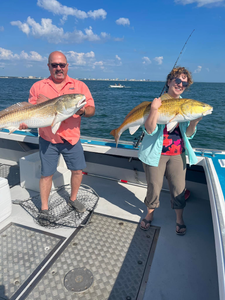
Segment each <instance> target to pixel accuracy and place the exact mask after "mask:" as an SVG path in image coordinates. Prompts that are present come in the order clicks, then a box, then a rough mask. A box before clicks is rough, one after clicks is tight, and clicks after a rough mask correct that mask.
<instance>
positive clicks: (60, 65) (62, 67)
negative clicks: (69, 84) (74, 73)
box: [50, 63, 67, 69]
mask: <svg viewBox="0 0 225 300" xmlns="http://www.w3.org/2000/svg"><path fill="white" fill-rule="evenodd" d="M50 65H51V67H52V68H53V69H56V68H58V66H59V67H60V68H61V69H64V68H65V67H66V65H67V64H56V63H52V64H50Z"/></svg>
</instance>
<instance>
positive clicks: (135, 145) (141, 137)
mask: <svg viewBox="0 0 225 300" xmlns="http://www.w3.org/2000/svg"><path fill="white" fill-rule="evenodd" d="M194 31H195V29H193V30H192V32H191V34H190V35H189V37H188V38H187V40H186V42H185V44H184V46H183V48H182V49H181V51H180V53H179V55H178V57H177V60H176V62H175V64H174V66H173V68H172V70H173V69H174V68H175V67H176V65H177V62H178V60H179V58H180V56H181V54H182V52H183V50H184V48H185V46H186V44H187V42H188V40H189V39H190V37H191V36H192V34H193V32H194ZM165 87H166V83H165V84H164V86H163V89H162V91H161V93H160V95H159V97H161V96H162V93H163V92H164V90H165ZM144 135H145V133H144V131H143V132H142V134H141V135H140V136H139V138H138V140H137V142H136V143H135V144H134V148H137V147H138V146H139V144H140V142H141V141H142V140H143V138H144Z"/></svg>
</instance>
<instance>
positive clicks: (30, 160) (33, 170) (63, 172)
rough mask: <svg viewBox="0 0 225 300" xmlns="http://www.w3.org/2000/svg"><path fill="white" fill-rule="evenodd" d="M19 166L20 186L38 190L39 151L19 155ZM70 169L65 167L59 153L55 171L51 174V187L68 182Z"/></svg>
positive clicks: (39, 173)
mask: <svg viewBox="0 0 225 300" xmlns="http://www.w3.org/2000/svg"><path fill="white" fill-rule="evenodd" d="M19 166H20V186H21V187H23V188H25V189H29V190H32V191H36V192H39V180H40V178H41V160H40V157H39V152H35V153H32V154H30V155H27V156H24V157H21V158H20V160H19ZM70 178H71V171H70V170H68V169H67V166H66V163H65V161H64V159H63V156H62V155H60V157H59V161H58V166H57V171H56V172H55V174H54V175H53V180H52V189H54V188H56V187H59V186H62V185H64V184H69V183H70Z"/></svg>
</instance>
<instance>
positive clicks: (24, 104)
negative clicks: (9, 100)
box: [0, 102, 32, 116]
mask: <svg viewBox="0 0 225 300" xmlns="http://www.w3.org/2000/svg"><path fill="white" fill-rule="evenodd" d="M30 106H32V104H30V103H28V102H18V103H16V104H13V105H11V106H9V107H7V108H6V109H3V110H2V111H0V116H4V115H5V114H8V113H10V112H13V111H16V110H20V109H24V108H27V107H30Z"/></svg>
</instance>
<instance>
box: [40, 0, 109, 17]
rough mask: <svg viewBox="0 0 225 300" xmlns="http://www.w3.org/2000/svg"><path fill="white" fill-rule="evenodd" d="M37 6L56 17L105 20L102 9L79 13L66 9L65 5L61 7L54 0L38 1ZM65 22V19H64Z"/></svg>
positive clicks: (78, 11) (104, 12)
mask: <svg viewBox="0 0 225 300" xmlns="http://www.w3.org/2000/svg"><path fill="white" fill-rule="evenodd" d="M37 5H38V6H40V7H42V8H44V9H46V10H48V11H49V12H52V13H53V14H56V15H63V16H74V17H76V18H77V19H86V18H88V17H90V18H93V19H97V18H102V19H105V18H106V15H107V13H106V11H105V10H104V9H102V8H101V9H97V10H94V11H91V10H90V11H89V12H87V13H86V12H85V11H81V10H79V9H77V8H72V7H68V6H65V5H62V4H61V3H60V2H58V1H56V0H38V2H37ZM64 21H65V17H64Z"/></svg>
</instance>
